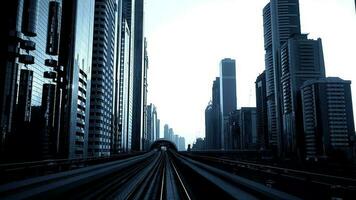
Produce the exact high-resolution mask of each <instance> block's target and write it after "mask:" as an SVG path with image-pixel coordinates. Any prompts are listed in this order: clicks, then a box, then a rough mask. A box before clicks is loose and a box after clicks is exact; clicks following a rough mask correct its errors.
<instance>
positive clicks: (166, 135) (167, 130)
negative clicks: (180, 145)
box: [163, 124, 169, 140]
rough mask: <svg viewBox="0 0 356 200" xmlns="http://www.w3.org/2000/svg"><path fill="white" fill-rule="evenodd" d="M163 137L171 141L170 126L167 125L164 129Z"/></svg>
mask: <svg viewBox="0 0 356 200" xmlns="http://www.w3.org/2000/svg"><path fill="white" fill-rule="evenodd" d="M163 137H164V139H166V140H169V126H168V124H165V125H164V127H163Z"/></svg>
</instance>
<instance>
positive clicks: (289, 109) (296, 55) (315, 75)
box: [280, 35, 325, 158]
mask: <svg viewBox="0 0 356 200" xmlns="http://www.w3.org/2000/svg"><path fill="white" fill-rule="evenodd" d="M280 51H281V63H280V65H281V70H282V74H281V84H282V93H281V94H282V101H281V103H282V110H283V133H284V135H285V137H283V138H282V139H283V140H282V144H283V149H284V154H285V155H286V156H287V157H296V158H297V157H301V156H302V157H303V154H304V139H303V134H302V133H303V117H302V106H301V97H300V87H301V86H302V85H303V83H304V82H305V81H307V80H313V79H314V80H315V79H320V78H324V77H325V66H324V56H323V49H322V44H321V39H320V38H319V39H318V40H312V39H308V38H307V35H294V36H293V37H291V38H290V39H288V41H287V42H286V43H284V44H283V45H282V46H281V50H280Z"/></svg>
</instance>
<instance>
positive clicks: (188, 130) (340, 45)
mask: <svg viewBox="0 0 356 200" xmlns="http://www.w3.org/2000/svg"><path fill="white" fill-rule="evenodd" d="M267 3H268V1H267V0H260V1H254V2H241V3H240V2H238V1H231V0H225V1H214V0H210V1H194V2H191V1H182V2H180V3H179V4H178V3H175V1H173V0H171V1H165V2H160V1H154V2H153V1H147V2H146V36H147V38H148V43H149V44H150V45H149V47H148V49H149V52H150V70H149V76H148V77H149V93H148V98H149V102H154V103H155V104H156V105H157V107H158V109H159V110H160V116H161V120H162V122H163V123H162V124H164V123H168V124H171V125H172V126H173V127H175V130H177V132H178V131H179V133H181V134H184V135H183V136H185V137H186V139H187V143H193V141H195V138H196V137H203V135H204V132H205V131H204V111H205V108H206V105H207V103H208V101H209V99H211V97H210V96H211V94H210V93H211V91H210V90H211V86H212V81H213V80H214V79H215V77H216V76H218V74H219V73H218V70H219V61H220V60H221V59H223V58H226V57H231V58H232V59H236V79H237V99H238V102H237V107H238V108H240V107H245V106H255V90H254V87H255V85H254V82H255V79H256V77H257V76H258V75H259V74H260V73H262V71H263V69H264V49H263V30H262V29H261V27H262V26H263V24H262V20H263V17H262V9H263V7H264V6H265V5H266V4H267ZM299 3H300V15H301V31H302V33H309V35H308V38H310V39H317V38H319V37H320V38H322V41H323V50H324V57H325V67H326V76H339V77H341V78H343V79H345V80H351V81H352V82H355V81H356V79H355V78H353V77H352V73H350V72H351V70H352V68H350V66H354V65H355V64H356V62H355V61H354V60H353V59H352V52H354V51H355V50H354V49H355V46H356V40H355V38H353V37H352V35H354V34H356V28H355V27H352V26H351V24H352V23H353V21H354V20H355V19H356V16H355V14H354V12H355V10H354V2H353V1H352V0H342V1H336V0H328V1H320V0H314V1H307V0H300V1H299ZM158 7H159V8H160V10H157V9H156V8H158ZM162 8H164V9H162ZM331 8H332V9H333V13H338V19H342V20H343V22H342V23H340V22H339V21H337V19H336V18H335V19H334V18H333V16H331V15H330V14H329V11H330V9H331ZM163 10H164V11H163ZM213 10H214V12H217V13H218V14H215V15H210V13H211V12H212V11H213ZM161 11H162V12H163V13H162V12H161ZM162 14H164V16H165V17H164V19H162V20H161V18H159V17H160V16H162ZM241 16H245V17H244V18H242V17H241ZM246 18H248V19H249V20H246ZM158 19H160V20H161V21H159V20H158ZM222 19H223V20H222ZM218 22H219V23H220V24H217V23H218ZM251 22H254V23H251ZM211 24H215V25H216V26H214V27H215V29H211V27H213V26H211ZM241 27H242V28H243V29H241ZM183 28H185V29H188V30H187V31H186V30H184V29H183ZM221 28H225V29H226V31H224V32H222V31H221ZM241 30H243V31H241ZM217 34H219V35H217ZM214 38H217V39H214ZM208 39H209V43H207V42H206V41H208ZM168 40H169V42H168ZM227 41H228V42H227ZM187 44H190V45H191V47H190V48H186V49H185V48H184V47H187ZM210 47H211V48H210ZM206 49H207V50H206ZM338 49H344V50H343V55H341V54H340V50H338ZM163 50H164V51H163ZM193 52H201V53H199V55H198V54H194V53H193ZM169 60H173V61H174V62H172V61H171V62H169ZM167 63H169V64H167ZM183 71H189V73H187V74H184V72H183ZM183 76H184V77H185V78H184V79H180V78H179V77H183ZM196 77H199V79H196ZM179 79H180V80H181V81H179ZM195 80H199V81H195ZM162 82H165V84H162ZM191 83H194V85H192V86H189V87H188V86H187V84H191ZM160 84H161V85H160ZM351 90H352V91H353V92H352V93H353V97H354V99H355V93H356V91H355V90H356V87H355V86H354V85H353V84H351ZM197 92H198V94H199V95H196V94H197ZM183 94H185V95H188V96H192V98H189V100H191V101H188V98H182V95H183ZM193 95H194V98H193ZM188 102H189V104H188ZM172 105H175V106H172ZM185 109H186V110H190V111H191V113H192V115H189V116H188V117H184V115H183V114H184V110H185ZM172 113H175V114H174V115H172Z"/></svg>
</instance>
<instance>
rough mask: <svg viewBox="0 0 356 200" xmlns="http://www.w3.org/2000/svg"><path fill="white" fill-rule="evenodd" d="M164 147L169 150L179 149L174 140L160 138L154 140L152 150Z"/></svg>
mask: <svg viewBox="0 0 356 200" xmlns="http://www.w3.org/2000/svg"><path fill="white" fill-rule="evenodd" d="M162 148H163V149H164V148H166V149H167V150H168V149H172V150H174V151H178V149H177V146H176V145H175V144H174V143H173V142H171V141H169V140H166V139H158V140H156V141H154V142H153V143H152V145H151V148H150V150H153V149H162Z"/></svg>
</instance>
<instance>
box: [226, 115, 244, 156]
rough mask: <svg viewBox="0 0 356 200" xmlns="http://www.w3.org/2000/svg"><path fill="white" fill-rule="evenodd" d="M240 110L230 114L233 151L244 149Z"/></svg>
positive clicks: (230, 134)
mask: <svg viewBox="0 0 356 200" xmlns="http://www.w3.org/2000/svg"><path fill="white" fill-rule="evenodd" d="M240 114H241V112H240V110H235V111H232V112H230V114H229V129H228V131H229V133H228V134H229V136H230V138H231V143H232V144H231V145H232V149H239V150H241V149H242V137H241V120H240Z"/></svg>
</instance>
